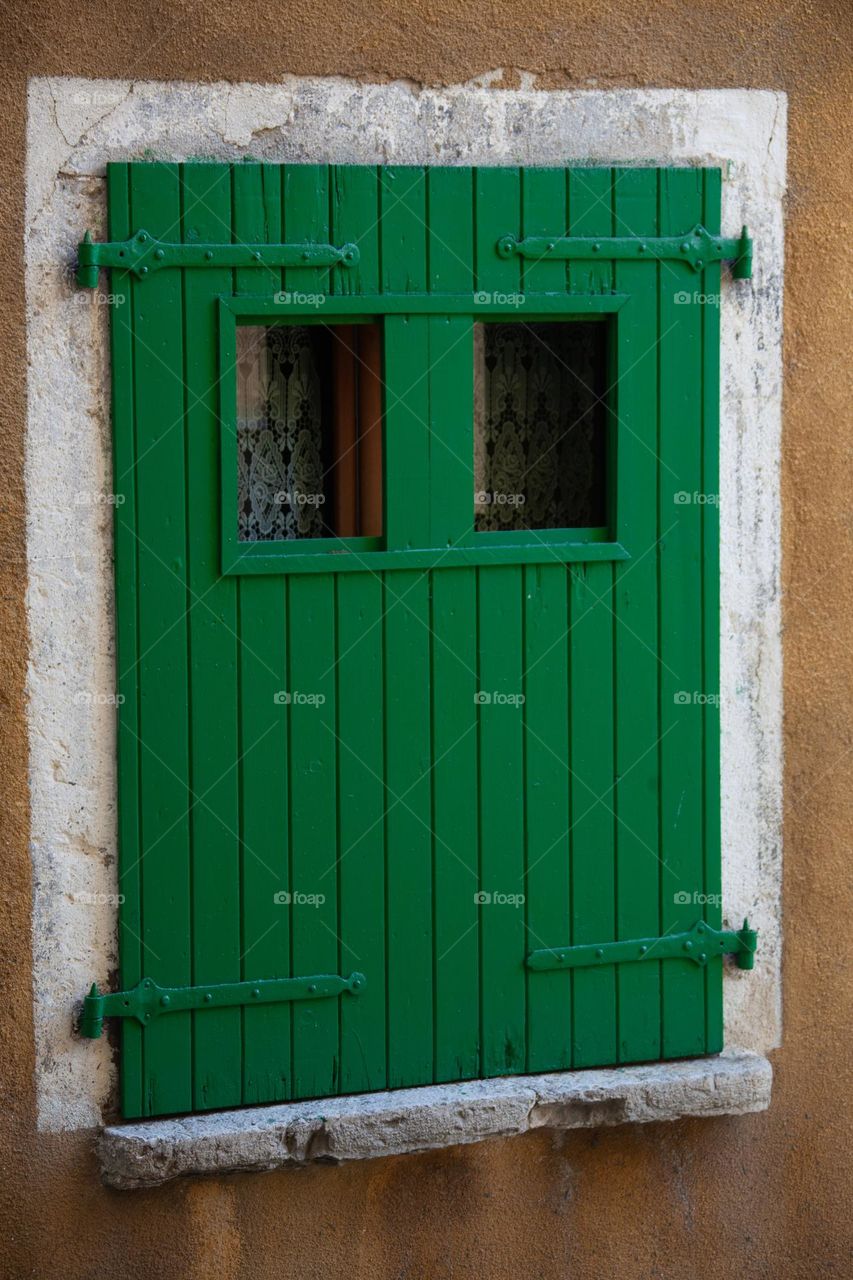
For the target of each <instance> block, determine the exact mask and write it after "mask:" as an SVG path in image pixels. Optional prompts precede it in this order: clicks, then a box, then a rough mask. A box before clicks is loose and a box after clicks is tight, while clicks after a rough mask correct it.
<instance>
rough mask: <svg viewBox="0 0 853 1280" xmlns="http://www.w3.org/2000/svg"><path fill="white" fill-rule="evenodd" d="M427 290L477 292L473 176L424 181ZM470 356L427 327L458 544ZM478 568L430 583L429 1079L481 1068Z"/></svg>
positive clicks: (454, 173) (434, 175) (437, 573)
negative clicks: (431, 1031)
mask: <svg viewBox="0 0 853 1280" xmlns="http://www.w3.org/2000/svg"><path fill="white" fill-rule="evenodd" d="M427 203H428V221H429V232H428V259H429V287H430V290H431V291H435V292H460V293H462V292H469V291H472V290H473V287H474V217H473V214H474V210H473V203H474V188H473V175H472V172H471V170H470V169H442V168H436V169H430V170H429V174H428V197H427ZM472 358H473V351H472V333H471V322H470V320H468V319H467V318H466V317H444V316H435V317H433V319H432V321H431V327H430V422H429V425H430V437H431V441H432V444H431V454H430V458H431V468H432V492H431V502H430V524H431V536H432V540H433V544H434V545H435V546H446V545H450V544H452V543H454V542H456V541H461V540H463V539H464V538H465V537H466V536H467V534H468V533H469V532H470V530H471V527H472V525H473V490H474V478H473V457H474V441H473V418H474V406H473V391H474V377H473V364H472ZM476 604H477V601H476V571H475V570H474V569H453V570H447V569H442V568H438V569H436V570H434V571H433V575H432V617H431V629H432V637H431V651H432V664H431V665H432V722H433V739H432V761H433V773H432V795H433V799H432V827H433V857H434V865H433V888H434V902H435V907H434V929H435V942H434V949H435V952H434V972H435V1078H436V1079H437V1080H455V1079H456V1080H458V1079H466V1078H470V1077H472V1076H475V1075H476V1074H477V1072H478V1069H479V1062H480V1017H479V1009H480V1002H479V951H480V947H479V932H478V922H479V906H478V903H477V901H476V894H477V891H478V888H479V883H478V857H477V706H476V704H475V701H474V695H475V693H476V691H477V651H476Z"/></svg>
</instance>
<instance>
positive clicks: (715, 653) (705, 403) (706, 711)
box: [702, 169, 739, 1053]
mask: <svg viewBox="0 0 853 1280" xmlns="http://www.w3.org/2000/svg"><path fill="white" fill-rule="evenodd" d="M720 185H721V173H720V170H719V169H706V170H705V171H704V189H703V204H704V211H703V215H702V224H703V226H705V227H707V228H708V230H709V231H710V232H711V234H712V235H714V234H717V233H719V231H720V202H721V193H720ZM720 276H721V269H720V264H719V263H718V262H717V263H713V264H711V265H709V266H708V267H706V268H705V271H704V272H703V273H702V291H703V293H704V294H705V297H706V299H707V301H706V302H705V303H704V304H703V306H702V492H703V493H706V494H709V495H710V494H716V495H719V491H720V460H719V459H720V438H719V436H720V430H719V420H720ZM702 589H703V590H702V594H703V601H702V608H703V612H704V628H703V651H702V660H703V673H702V684H703V688H705V689H707V690H708V692H709V693H711V692H714V693H719V691H720V508H719V505H718V503H716V502H707V503H705V505H704V506H703V507H702ZM702 714H703V720H704V751H705V779H704V797H703V819H704V840H705V895H706V899H707V901H706V903H705V919H706V920H707V921H708V923H709V924H710V925H711V926H712V927H713V928H715V929H719V928H721V927H722V915H723V912H722V889H723V886H722V851H721V834H720V707H719V702H718V701H717V702H708V703H706V704H705V706H704V707H703V712H702ZM738 923H739V922H738ZM705 1024H706V1025H705V1037H706V1038H705V1051H706V1053H719V1051H720V1049H722V1047H723V960H722V956H718V957H717V958H716V959H714V960H712V961H711V963H710V964H709V965H708V968H707V969H706V971H705Z"/></svg>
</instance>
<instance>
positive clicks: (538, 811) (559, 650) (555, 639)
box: [524, 565, 572, 1071]
mask: <svg viewBox="0 0 853 1280" xmlns="http://www.w3.org/2000/svg"><path fill="white" fill-rule="evenodd" d="M524 580H525V591H524V608H525V620H524V638H525V645H524V663H525V674H524V697H525V701H524V743H525V790H526V796H527V816H526V833H525V845H526V864H527V865H526V887H525V894H526V899H527V901H526V917H527V941H526V948H525V949H526V951H527V952H530V951H535V950H537V949H538V948H542V947H554V946H565V945H566V944H567V943H568V942H569V938H570V936H571V884H570V875H569V870H570V866H569V819H570V812H569V790H570V788H569V779H570V776H571V775H570V772H569V740H568V736H569V735H568V696H569V690H568V681H569V670H568V654H567V651H568V607H567V596H568V593H567V590H566V570H565V568H564V566H563V565H528V566H527V567H526V568H525V571H524ZM571 977H572V976H571V973H559V972H556V971H554V972H543V973H529V974H528V982H527V1010H528V1012H527V1018H528V1029H527V1069H528V1071H556V1070H559V1069H560V1068H565V1067H567V1066H569V1065H570V1064H571V1059H572V980H571Z"/></svg>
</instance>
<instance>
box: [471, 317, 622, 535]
mask: <svg viewBox="0 0 853 1280" xmlns="http://www.w3.org/2000/svg"><path fill="white" fill-rule="evenodd" d="M474 334H475V352H474V354H475V364H474V367H475V382H474V406H475V422H474V427H475V431H474V502H475V507H474V510H475V528H476V529H477V531H478V532H498V531H502V530H506V531H509V530H513V529H559V528H583V527H590V526H592V525H600V524H603V523H604V522H605V513H604V475H603V445H604V411H603V405H602V404H600V403H597V398H598V397H600V396H602V395H603V394H604V392H605V385H604V378H605V365H604V340H605V336H606V335H605V330H604V326H602V325H594V324H583V323H562V324H478V325H475V326H474Z"/></svg>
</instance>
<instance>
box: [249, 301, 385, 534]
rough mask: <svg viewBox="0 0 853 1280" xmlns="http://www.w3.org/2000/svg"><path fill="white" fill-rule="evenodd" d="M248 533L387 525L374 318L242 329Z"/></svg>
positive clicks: (359, 530)
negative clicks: (362, 322)
mask: <svg viewBox="0 0 853 1280" xmlns="http://www.w3.org/2000/svg"><path fill="white" fill-rule="evenodd" d="M237 397H238V404H237V457H238V469H237V484H238V506H237V511H238V520H239V539H240V541H241V542H262V541H267V542H275V541H280V540H288V541H291V540H294V539H303V538H352V537H357V536H359V535H367V536H378V535H379V534H381V532H382V394H381V349H380V345H379V333H378V329H377V327H376V326H375V325H317V324H315V325H308V324H280V325H269V326H256V325H241V326H240V327H239V328H238V329H237Z"/></svg>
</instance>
